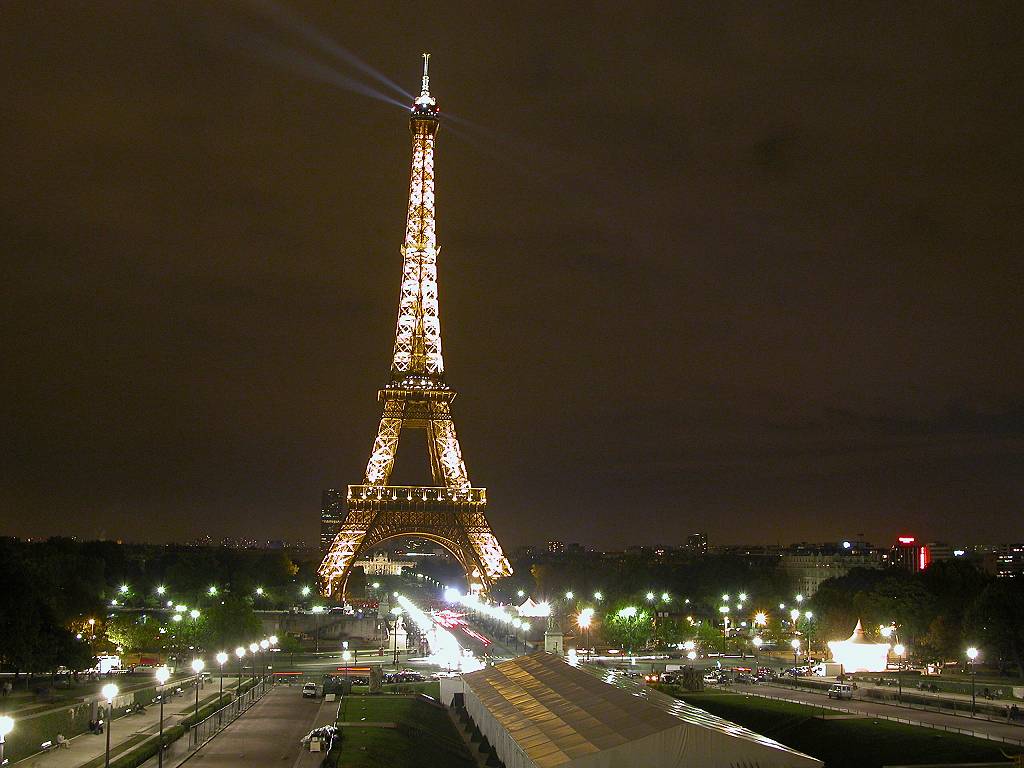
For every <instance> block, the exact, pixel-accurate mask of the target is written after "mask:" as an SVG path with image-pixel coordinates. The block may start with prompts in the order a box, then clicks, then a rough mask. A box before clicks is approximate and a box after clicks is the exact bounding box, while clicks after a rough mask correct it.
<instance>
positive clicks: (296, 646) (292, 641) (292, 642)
mask: <svg viewBox="0 0 1024 768" xmlns="http://www.w3.org/2000/svg"><path fill="white" fill-rule="evenodd" d="M278 648H280V649H281V653H287V654H289V655H290V656H291V662H292V666H293V667H294V666H295V654H296V653H298V652H299V651H300V650H301V649H302V643H301V642H300V641H299V638H297V637H296V636H295V635H285V636H284V637H282V638H280V640H279V641H278Z"/></svg>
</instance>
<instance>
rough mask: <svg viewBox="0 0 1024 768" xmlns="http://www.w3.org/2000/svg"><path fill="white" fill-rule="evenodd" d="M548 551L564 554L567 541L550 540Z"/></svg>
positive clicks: (553, 553)
mask: <svg viewBox="0 0 1024 768" xmlns="http://www.w3.org/2000/svg"><path fill="white" fill-rule="evenodd" d="M548 552H549V553H550V554H552V555H560V554H562V553H563V552H565V542H564V541H549V542H548Z"/></svg>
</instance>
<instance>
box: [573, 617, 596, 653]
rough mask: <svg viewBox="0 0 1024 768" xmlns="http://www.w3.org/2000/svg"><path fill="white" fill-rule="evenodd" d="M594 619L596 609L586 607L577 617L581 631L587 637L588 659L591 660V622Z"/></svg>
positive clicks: (577, 623)
mask: <svg viewBox="0 0 1024 768" xmlns="http://www.w3.org/2000/svg"><path fill="white" fill-rule="evenodd" d="M593 619H594V609H593V608H584V609H583V610H582V611H580V615H579V616H577V617H576V626H577V627H579V628H580V631H581V632H584V633H585V634H586V637H587V655H586V657H587V660H588V661H589V660H590V624H591V622H592V621H593Z"/></svg>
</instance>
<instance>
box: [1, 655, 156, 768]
mask: <svg viewBox="0 0 1024 768" xmlns="http://www.w3.org/2000/svg"><path fill="white" fill-rule="evenodd" d="M170 679H171V670H169V669H168V668H167V667H160V668H159V669H158V670H157V671H156V682H157V686H158V687H157V690H158V691H159V692H160V739H159V740H158V741H157V743H156V754H157V758H156V761H157V766H158V768H164V698H165V696H166V693H165V689H164V686H165V685H167V681H168V680H170ZM0 765H3V760H0Z"/></svg>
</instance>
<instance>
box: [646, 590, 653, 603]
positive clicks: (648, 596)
mask: <svg viewBox="0 0 1024 768" xmlns="http://www.w3.org/2000/svg"><path fill="white" fill-rule="evenodd" d="M646 598H647V602H649V603H650V602H653V601H654V593H653V592H648V593H647V595H646Z"/></svg>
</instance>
